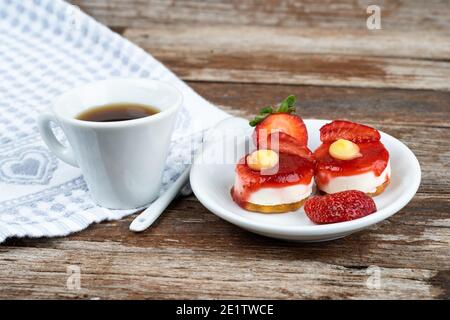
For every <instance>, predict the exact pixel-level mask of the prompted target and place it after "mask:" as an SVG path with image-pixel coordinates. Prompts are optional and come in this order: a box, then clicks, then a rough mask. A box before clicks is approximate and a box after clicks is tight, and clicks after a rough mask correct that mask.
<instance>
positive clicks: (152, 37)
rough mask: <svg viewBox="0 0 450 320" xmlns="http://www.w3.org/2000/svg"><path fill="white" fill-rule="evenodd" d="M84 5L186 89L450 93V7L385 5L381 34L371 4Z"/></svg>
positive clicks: (407, 3)
mask: <svg viewBox="0 0 450 320" xmlns="http://www.w3.org/2000/svg"><path fill="white" fill-rule="evenodd" d="M75 3H77V4H78V5H80V6H81V8H82V9H84V10H86V11H87V12H88V13H92V14H94V15H95V16H97V17H99V18H100V20H101V21H103V22H106V23H108V24H109V25H112V26H114V28H115V30H120V31H121V33H123V34H124V35H125V36H126V37H127V38H129V39H130V40H132V41H133V42H135V43H137V44H138V45H140V46H141V47H143V48H144V49H146V50H148V51H149V52H151V53H152V54H153V55H154V56H155V57H156V58H158V59H160V60H161V61H162V62H164V63H165V64H167V65H168V66H169V67H170V68H171V69H173V70H174V71H175V72H176V73H177V74H178V75H179V76H180V77H182V78H183V79H185V80H192V81H222V82H247V83H282V84H307V85H327V86H330V85H334V86H357V87H374V88H408V89H433V90H450V81H449V80H448V79H449V78H450V31H449V30H450V28H449V26H450V19H449V16H450V4H449V3H448V2H446V1H430V2H424V1H389V2H387V1H384V2H380V3H379V5H380V7H381V12H382V26H383V27H382V29H381V30H375V31H373V30H368V29H367V28H366V25H365V23H366V19H367V14H366V11H365V9H366V8H367V1H339V2H328V1H326V2H317V1H303V2H301V3H299V2H298V1H281V2H276V1H268V0H267V1H249V0H247V1H207V2H204V1H174V2H168V1H127V2H124V1H112V2H110V1H108V2H106V1H75ZM371 4H376V2H374V3H372V2H371ZM219 12H220V14H219ZM111 20H113V21H114V22H113V21H111ZM408 26H409V27H408Z"/></svg>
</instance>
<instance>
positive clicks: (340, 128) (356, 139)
mask: <svg viewBox="0 0 450 320" xmlns="http://www.w3.org/2000/svg"><path fill="white" fill-rule="evenodd" d="M320 140H321V141H322V145H320V146H319V148H317V150H316V151H315V152H314V156H315V159H316V174H315V180H316V184H317V187H318V189H319V190H321V191H323V192H325V193H336V192H341V191H345V190H359V191H362V192H364V193H366V194H368V195H371V196H376V195H378V194H380V193H382V192H383V191H384V189H385V188H386V186H387V185H388V184H389V180H390V176H391V167H390V162H389V152H388V151H387V150H386V148H385V147H384V145H383V144H382V143H381V142H380V133H379V132H378V131H377V130H375V129H374V128H371V127H368V126H365V125H362V124H358V123H353V122H350V121H344V120H335V121H333V122H331V123H329V124H326V125H325V126H323V127H322V128H321V129H320Z"/></svg>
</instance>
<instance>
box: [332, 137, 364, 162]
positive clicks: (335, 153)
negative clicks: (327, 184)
mask: <svg viewBox="0 0 450 320" xmlns="http://www.w3.org/2000/svg"><path fill="white" fill-rule="evenodd" d="M328 152H329V153H330V155H331V156H332V157H333V158H335V159H339V160H352V159H355V158H358V157H361V153H360V152H359V147H358V145H357V144H356V143H353V142H352V141H350V140H345V139H339V140H336V141H335V142H333V143H332V144H331V145H330V148H329V149H328Z"/></svg>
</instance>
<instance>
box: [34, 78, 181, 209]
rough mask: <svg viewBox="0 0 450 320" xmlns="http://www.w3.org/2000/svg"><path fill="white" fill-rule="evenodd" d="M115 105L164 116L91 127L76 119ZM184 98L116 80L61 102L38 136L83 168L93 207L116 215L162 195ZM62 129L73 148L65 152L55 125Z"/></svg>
mask: <svg viewBox="0 0 450 320" xmlns="http://www.w3.org/2000/svg"><path fill="white" fill-rule="evenodd" d="M112 103H139V104H145V105H150V106H153V107H156V108H157V109H159V110H160V112H158V113H156V114H154V115H151V116H148V117H144V118H139V119H134V120H127V121H116V122H92V121H83V120H78V119H76V116H77V115H79V114H80V113H81V112H83V111H84V110H86V109H89V108H92V107H96V106H101V105H107V104H112ZM181 104H182V95H181V93H180V92H179V91H178V90H177V89H176V88H175V87H173V86H171V85H169V84H167V83H164V82H160V81H154V80H146V79H123V78H120V79H111V80H102V81H98V82H94V83H90V84H87V85H84V86H82V87H79V88H76V89H73V90H71V91H68V92H66V93H64V94H63V95H61V96H60V97H58V98H57V99H56V101H55V102H54V104H53V107H52V111H53V114H50V113H48V114H47V113H46V114H42V115H40V117H39V120H38V126H39V130H40V132H41V135H42V138H43V140H44V141H45V143H46V144H47V146H48V147H49V148H50V149H51V150H52V151H53V152H54V153H55V154H56V155H57V156H58V157H59V158H60V159H61V160H63V161H65V162H67V163H68V164H71V165H73V166H76V167H79V168H80V169H81V171H82V174H83V176H84V179H85V180H86V183H87V186H88V188H89V190H90V192H91V194H92V197H93V199H94V201H96V202H97V203H98V204H99V205H100V206H103V207H106V208H111V209H131V208H137V207H141V206H145V205H146V204H148V203H150V202H151V201H153V200H154V199H155V198H156V197H157V196H158V193H159V189H160V186H161V178H162V173H163V169H164V165H165V161H166V157H167V152H168V149H169V143H170V136H171V133H172V130H173V126H174V123H175V120H176V115H177V111H178V110H179V109H180V107H181ZM51 122H54V123H56V124H57V125H59V126H60V127H61V128H62V130H63V132H64V134H65V135H66V137H67V140H68V142H69V144H70V146H68V147H66V146H63V145H62V144H61V143H60V142H59V141H58V140H57V139H56V137H55V135H54V133H53V131H52V129H51V127H50V124H51Z"/></svg>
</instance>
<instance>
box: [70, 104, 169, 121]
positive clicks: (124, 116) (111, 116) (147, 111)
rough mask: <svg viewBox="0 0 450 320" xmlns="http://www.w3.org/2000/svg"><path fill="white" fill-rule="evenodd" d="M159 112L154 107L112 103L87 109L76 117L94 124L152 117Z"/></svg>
mask: <svg viewBox="0 0 450 320" xmlns="http://www.w3.org/2000/svg"><path fill="white" fill-rule="evenodd" d="M158 112H160V111H159V110H158V109H156V108H155V107H152V106H149V105H144V104H138V103H113V104H107V105H104V106H98V107H92V108H89V109H87V110H85V111H83V112H81V113H80V114H78V116H77V117H76V119H78V120H83V121H94V122H113V121H127V120H134V119H139V118H144V117H149V116H152V115H154V114H156V113H158Z"/></svg>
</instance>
